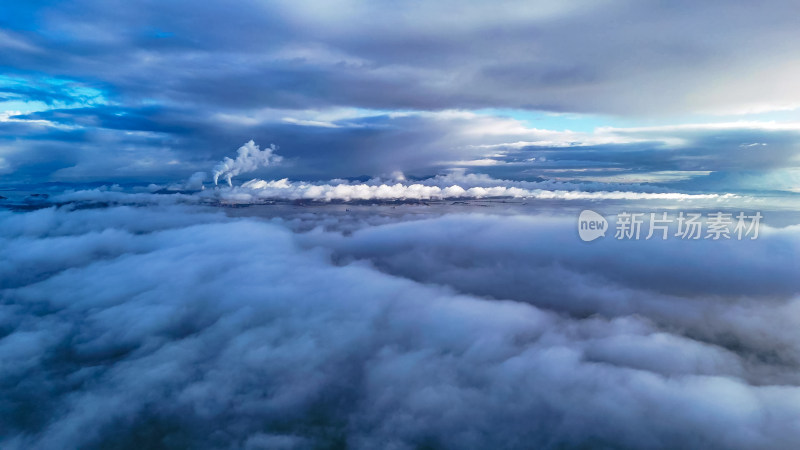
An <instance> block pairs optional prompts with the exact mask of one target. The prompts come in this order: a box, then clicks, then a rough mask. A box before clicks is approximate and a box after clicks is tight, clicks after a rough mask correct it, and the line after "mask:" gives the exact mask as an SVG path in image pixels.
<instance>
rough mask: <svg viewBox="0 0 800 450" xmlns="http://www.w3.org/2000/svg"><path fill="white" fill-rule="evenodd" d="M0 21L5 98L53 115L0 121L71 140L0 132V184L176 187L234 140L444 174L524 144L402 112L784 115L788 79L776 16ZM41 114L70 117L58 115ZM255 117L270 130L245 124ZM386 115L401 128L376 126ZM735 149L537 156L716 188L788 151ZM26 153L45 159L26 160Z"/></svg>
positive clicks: (352, 8) (475, 11)
mask: <svg viewBox="0 0 800 450" xmlns="http://www.w3.org/2000/svg"><path fill="white" fill-rule="evenodd" d="M0 8H2V14H0V26H2V32H0V47H2V51H0V66H2V67H3V68H4V69H5V71H6V73H7V74H8V76H11V77H14V80H17V81H15V83H16V84H13V85H12V86H10V87H9V86H6V87H5V88H4V89H5V91H6V97H7V98H13V99H15V100H27V101H34V100H39V101H43V102H45V103H47V104H49V105H50V107H53V108H62V109H52V110H49V111H39V112H35V113H31V114H22V115H19V116H17V119H16V120H28V121H30V120H37V119H42V120H48V121H51V122H53V123H59V124H62V125H65V126H70V127H74V128H72V129H71V131H70V130H67V129H61V130H59V131H58V133H62V134H60V136H63V139H61V141H62V142H77V144H76V146H75V147H74V148H72V149H70V150H61V149H62V148H63V146H62V145H59V144H58V143H57V142H56V141H55V140H54V139H52V136H51V134H52V133H55V132H50V131H46V132H44V133H42V132H41V130H39V129H36V128H29V129H22V128H5V130H4V134H5V136H6V137H7V139H9V140H13V141H14V143H13V144H11V143H8V144H7V145H6V146H5V148H2V149H0V158H2V159H0V170H1V171H3V172H4V173H6V174H8V173H13V177H9V178H13V179H23V180H28V181H29V180H31V179H40V178H42V177H46V178H52V179H56V180H64V179H73V180H75V179H79V178H92V179H108V178H109V177H111V178H114V179H117V178H119V179H128V180H131V179H146V180H148V181H164V180H165V179H166V178H168V177H173V178H174V177H187V176H189V175H190V174H191V173H193V172H195V171H198V170H202V169H206V170H207V169H208V168H207V167H205V166H207V165H208V164H213V163H214V162H215V161H218V160H220V159H221V158H222V157H224V156H227V155H228V154H229V153H230V152H231V151H233V150H234V149H236V148H238V146H240V145H241V144H242V143H244V142H246V141H247V140H249V139H254V140H255V141H256V142H257V143H259V144H261V145H269V144H271V143H274V144H277V145H278V146H279V147H281V148H282V150H281V152H283V153H282V154H283V156H285V157H286V158H287V165H286V166H285V167H284V169H285V172H283V174H284V175H288V176H294V177H305V176H307V177H313V178H331V177H347V176H364V175H367V176H371V175H377V174H379V173H384V172H390V171H394V170H403V171H408V172H411V173H416V174H419V175H429V174H432V173H435V172H437V171H438V170H439V169H441V168H446V167H452V166H454V165H456V166H457V165H458V164H452V163H453V162H464V161H469V160H471V159H476V158H477V159H481V158H487V157H488V158H490V159H491V158H494V159H497V160H500V161H503V158H498V157H495V156H491V153H490V152H485V151H484V152H482V151H480V150H479V149H480V146H482V145H499V144H503V143H509V142H516V141H519V140H526V139H528V140H536V136H535V133H533V134H534V136H533V137H531V136H524V135H520V134H519V133H517V134H514V133H511V134H508V133H503V132H502V131H501V132H494V131H493V132H491V133H487V132H485V131H484V132H475V133H468V129H469V128H477V129H482V130H486V127H485V126H484V125H485V123H482V122H481V121H482V119H475V118H473V119H471V120H472V122H471V123H470V120H466V119H459V120H450V121H449V122H448V121H447V120H438V119H435V118H432V117H431V116H430V115H426V113H424V112H421V111H440V112H441V111H442V110H450V109H470V108H484V107H490V108H532V109H540V110H548V111H568V112H597V113H615V114H620V115H623V116H625V115H628V116H630V115H635V116H637V117H638V116H640V115H654V114H655V115H658V114H662V113H664V114H672V113H686V112H695V111H698V110H703V111H707V110H713V111H722V110H724V111H732V110H742V109H745V110H746V109H748V108H750V109H752V108H755V109H758V108H762V109H767V110H769V109H770V108H776V107H787V105H788V106H789V107H790V106H791V104H794V103H798V102H800V97H798V94H797V93H796V92H794V91H793V90H792V89H793V88H792V86H794V84H795V83H793V82H791V83H790V82H788V81H787V80H794V79H795V78H796V76H797V75H798V74H797V73H796V72H797V70H798V67H796V65H795V64H794V60H795V59H794V58H790V57H787V56H788V55H792V54H793V53H792V52H793V48H791V46H790V45H789V44H788V42H791V39H790V38H791V37H792V36H793V33H794V29H795V26H794V25H795V24H794V23H793V17H795V16H796V14H794V13H795V12H797V11H796V5H795V3H794V2H773V3H771V4H770V5H769V7H759V8H753V7H752V6H750V5H749V4H748V3H745V2H738V1H737V2H704V3H702V4H697V3H691V4H690V3H683V2H680V3H670V4H665V3H663V2H629V1H624V0H608V1H577V2H550V1H545V2H538V3H537V4H536V5H531V4H529V2H516V1H510V2H507V3H505V4H498V5H492V6H491V7H489V6H486V5H483V4H480V3H469V2H434V3H416V2H415V3H404V2H400V3H397V2H394V3H392V4H391V5H389V4H375V3H373V4H362V3H351V2H341V3H330V2H311V3H304V4H302V5H300V4H296V3H295V2H256V1H247V2H239V3H237V4H236V6H235V7H233V6H230V5H229V4H227V3H224V2H222V3H221V2H203V3H202V4H198V3H197V2H183V1H181V2H169V3H164V2H156V1H141V2H121V1H113V2H106V1H103V2H100V1H94V0H78V1H73V2H26V3H14V4H6V5H3V6H2V7H0ZM754 37H757V39H756V38H754ZM19 80H22V82H20V81H19ZM60 103H70V104H69V105H66V106H70V107H73V106H81V104H83V106H84V107H83V108H75V109H73V110H65V109H63V107H64V106H65V105H62V104H60ZM342 108H345V109H346V108H350V109H353V108H368V109H371V110H375V111H376V112H374V113H358V114H355V115H353V116H350V117H343V116H342V117H336V118H334V119H330V120H331V123H332V124H333V125H334V126H335V127H337V128H334V127H330V126H329V127H319V126H316V127H315V126H299V125H297V124H288V123H286V122H285V121H283V119H284V118H286V117H288V118H297V117H299V118H300V119H303V118H306V119H307V120H310V121H311V122H320V120H323V121H325V120H327V119H319V118H318V117H316V116H324V115H326V114H329V113H330V112H331V111H335V110H336V109H342ZM265 110H269V111H272V112H271V113H268V114H267V115H270V114H272V115H271V116H270V117H264V116H263V115H264V111H265ZM394 110H408V111H409V112H408V113H407V114H411V115H409V116H406V117H400V118H398V117H394V116H392V117H390V116H386V115H383V114H386V112H387V111H389V112H391V111H394ZM370 114H372V115H374V117H372V118H366V117H364V116H365V115H370ZM223 117H227V119H223ZM6 126H11V125H7V124H5V123H4V127H6ZM109 130H113V131H114V132H112V131H109ZM131 132H133V133H131ZM37 133H41V134H37ZM721 133H722V132H721ZM737 133H738V134H737ZM746 133H748V132H746V131H745V132H741V133H739V132H733V131H732V132H731V133H730V135H729V136H727V137H724V138H723V139H721V140H720V139H717V136H714V138H715V139H716V140H713V141H704V137H703V136H697V137H695V138H694V139H692V144H693V145H694V144H697V146H698V147H696V148H692V149H691V150H690V149H688V146H687V147H686V148H684V149H679V150H677V151H673V152H670V154H669V155H668V154H667V152H650V147H649V146H647V145H643V144H641V143H640V144H637V145H640V146H639V147H635V148H634V149H633V150H634V151H629V150H630V148H629V147H627V146H620V147H617V148H610V147H593V148H592V147H588V148H584V149H583V152H590V153H591V154H586V153H581V150H575V149H573V150H570V151H569V152H568V151H563V150H561V149H558V150H556V151H554V152H553V153H552V154H548V155H547V156H551V157H552V159H551V161H560V160H564V159H565V158H574V160H575V161H577V165H580V164H595V167H597V163H600V164H601V165H602V164H608V165H611V166H613V167H622V168H624V169H626V170H634V171H636V170H640V171H648V170H719V171H726V170H730V171H734V172H735V171H736V170H738V167H736V166H737V165H739V164H741V165H742V166H751V165H755V166H756V167H755V169H756V170H770V168H772V167H776V166H779V165H780V164H781V163H783V162H785V161H786V159H787V153H788V152H789V151H790V149H791V148H792V145H793V142H792V141H791V140H790V139H789V137H787V136H773V137H774V138H775V139H776V140H775V141H774V142H773V141H768V143H770V145H771V147H769V150H768V151H767V152H766V153H765V155H766V157H765V158H760V157H751V156H750V155H751V153H747V152H745V151H735V152H734V153H732V150H731V148H729V147H731V146H738V145H739V143H736V142H734V141H736V140H738V139H740V138H741V139H742V140H745V141H751V140H752V141H755V139H758V138H759V136H745V135H743V134H746ZM659 138H660V137H659ZM639 139H640V140H642V139H644V140H647V139H646V137H645V138H641V137H640V138H639ZM660 142H662V141H660V140H659V139H654V144H655V145H656V146H660V144H659V143H660ZM755 142H764V141H763V140H759V141H755ZM584 144H586V143H584ZM781 146H782V147H781ZM723 147H724V148H723ZM779 147H781V148H783V150H777V149H778V148H779ZM42 148H54V149H56V148H57V149H59V150H58V151H52V152H50V153H49V155H50V156H45V155H44V154H43V153H42V151H41V150H40V149H42ZM117 149H126V150H124V151H118V150H117ZM593 149H594V150H597V151H594V150H593ZM637 149H638V151H635V150H637ZM620 150H622V151H620ZM734 150H735V149H734ZM692 153H699V155H700V157H697V155H694V154H692ZM567 155H569V156H567ZM42 158H45V159H47V158H51V160H50V161H43V160H42ZM293 158H294V159H293ZM737 158H741V163H740V162H737ZM136 159H140V160H141V161H140V162H139V163H137V162H136ZM723 160H727V161H728V163H727V164H725V163H722V161H723ZM292 161H294V163H293V164H292ZM523 166H526V164H518V165H517V166H515V167H511V168H509V167H498V168H496V169H495V172H494V173H496V174H498V175H499V174H502V175H503V176H508V177H512V176H514V177H528V178H530V177H536V176H541V175H543V174H542V173H540V172H537V171H536V169H537V164H534V165H532V167H523ZM554 168H558V167H554ZM527 169H531V170H527ZM751 169H753V168H752V167H751ZM720 179H726V180H734V179H735V178H734V177H727V178H720ZM723 184H724V183H723Z"/></svg>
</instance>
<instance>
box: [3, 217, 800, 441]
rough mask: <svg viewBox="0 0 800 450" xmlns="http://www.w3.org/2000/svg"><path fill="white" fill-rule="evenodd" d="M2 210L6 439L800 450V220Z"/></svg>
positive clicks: (4, 420)
mask: <svg viewBox="0 0 800 450" xmlns="http://www.w3.org/2000/svg"><path fill="white" fill-rule="evenodd" d="M320 213H321V211H320ZM309 214H310V213H309V212H308V211H306V212H305V215H306V216H309ZM314 216H317V214H316V213H313V212H311V215H310V216H309V217H314ZM319 217H320V218H322V216H319ZM132 218H135V220H131V219H132ZM323 220H327V219H323ZM0 222H1V223H2V227H0V230H2V231H1V232H0V239H1V240H2V244H3V245H1V246H0V253H1V254H2V258H1V259H0V261H2V264H0V274H2V276H0V279H2V280H4V285H3V286H2V288H3V290H2V293H1V294H0V295H1V296H2V303H0V304H2V306H1V307H0V330H2V335H0V336H2V337H1V338H0V359H2V360H3V364H2V366H0V367H2V370H0V390H2V395H0V398H2V400H0V410H1V412H2V414H0V429H1V430H2V433H0V435H2V436H3V438H2V441H1V443H2V446H3V447H4V448H31V447H53V446H59V447H64V446H67V447H90V448H91V447H108V446H114V447H119V448H128V447H130V448H133V447H134V446H136V447H138V448H141V446H151V447H152V446H165V447H184V446H191V447H199V448H205V447H209V448H212V447H213V448H307V447H310V446H323V447H331V446H342V445H346V446H348V447H352V448H375V447H384V448H415V447H419V446H429V447H443V448H487V447H493V448H515V447H527V446H534V447H542V448H559V447H565V446H566V447H573V446H574V447H580V446H598V445H599V446H608V447H621V448H634V447H649V448H676V447H695V446H703V447H706V448H753V447H759V448H790V447H791V445H792V443H793V442H796V441H797V439H800V428H798V427H797V424H796V420H795V418H796V417H797V414H798V411H797V408H798V406H797V405H798V404H800V390H798V389H797V387H796V386H797V384H798V382H800V380H798V379H797V375H796V374H797V366H798V364H800V356H798V355H800V352H798V350H799V349H798V348H797V342H798V341H799V340H798V336H796V332H795V330H797V329H798V327H797V324H796V323H795V322H796V320H795V318H796V317H797V314H796V309H797V307H798V303H797V298H796V295H797V292H798V288H799V287H798V285H797V281H796V277H795V276H794V273H796V270H797V267H796V264H797V261H796V258H794V255H796V254H797V251H798V248H797V247H798V242H800V241H798V231H797V229H796V227H794V228H785V229H780V230H778V229H765V230H763V231H762V237H761V238H760V239H759V240H758V241H753V242H749V243H747V244H745V243H741V242H730V243H728V244H724V243H703V242H692V243H686V245H685V246H682V247H680V248H677V247H676V248H674V249H673V248H669V247H666V246H664V244H662V243H660V242H656V243H654V242H640V243H635V242H631V243H629V246H626V247H625V248H624V249H622V248H620V247H619V245H618V244H620V245H621V243H619V242H605V243H603V242H602V241H601V242H598V243H597V244H599V245H594V244H585V243H581V242H580V241H578V239H577V238H576V236H575V235H574V234H575V231H574V223H573V221H572V220H571V219H570V220H565V219H559V218H552V217H551V218H546V217H544V216H541V217H536V218H525V217H515V216H512V217H508V216H485V215H468V216H446V217H442V218H438V219H429V220H423V221H410V222H404V223H395V224H388V225H378V226H368V225H366V223H364V224H362V225H361V227H362V228H361V230H360V231H356V232H355V233H353V234H352V235H350V237H346V236H344V235H342V234H340V233H339V232H338V231H327V232H326V231H322V230H321V229H317V230H316V231H313V232H311V233H305V234H296V233H295V232H293V231H291V228H293V227H294V225H292V223H291V222H283V221H281V222H278V223H269V222H266V221H263V220H260V219H256V218H230V217H226V216H224V215H222V214H221V213H220V212H218V211H213V210H208V209H197V207H185V206H183V207H182V206H151V207H149V208H146V209H143V208H132V207H118V208H110V209H88V210H73V211H71V210H69V209H67V208H62V209H53V208H50V209H44V210H39V211H36V212H32V213H24V214H10V213H2V214H1V215H0ZM280 223H283V224H284V225H281V224H280ZM693 244H697V245H693ZM712 244H713V245H717V244H720V245H717V247H714V248H715V250H714V252H713V253H711V252H709V249H710V248H709V247H705V246H710V245H712ZM21 249H26V251H20V250H21ZM621 250H624V251H621ZM708 258H711V260H709V259H708ZM767 261H768V262H767ZM679 262H680V263H679ZM697 266H702V267H710V268H711V269H709V270H704V271H703V272H702V273H700V271H699V270H697V268H696V267H697ZM764 277H767V278H764ZM475 280H482V282H481V283H475ZM657 280H661V281H657ZM672 280H679V281H680V283H676V282H673V281H672ZM512 300H513V301H512ZM126 446H127V447H126Z"/></svg>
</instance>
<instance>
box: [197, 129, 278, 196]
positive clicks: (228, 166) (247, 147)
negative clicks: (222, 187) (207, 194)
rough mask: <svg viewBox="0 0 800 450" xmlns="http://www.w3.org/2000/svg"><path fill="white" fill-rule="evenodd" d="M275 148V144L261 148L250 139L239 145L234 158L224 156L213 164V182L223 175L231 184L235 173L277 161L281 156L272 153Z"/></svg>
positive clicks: (215, 182)
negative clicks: (217, 162)
mask: <svg viewBox="0 0 800 450" xmlns="http://www.w3.org/2000/svg"><path fill="white" fill-rule="evenodd" d="M277 149H278V148H277V147H276V146H275V145H270V146H269V148H265V149H264V150H261V149H259V147H258V145H256V143H255V142H253V140H252V139H251V140H250V141H249V142H247V143H246V144H244V145H243V146H241V147H239V150H237V153H238V156H237V157H236V159H231V158H228V157H225V159H223V160H222V161H220V162H219V164H217V165H216V166H214V170H213V173H214V184H215V185H216V184H218V182H219V178H220V177H223V178H224V179H225V180H227V181H228V186H233V183H231V178H233V177H235V176H236V175H239V174H240V173H246V172H252V171H254V170H256V169H258V168H259V167H266V166H269V165H270V164H277V163H279V162H280V161H281V159H283V158H281V157H280V156H278V155H275V154H274V153H273V152H275V151H276V150H277Z"/></svg>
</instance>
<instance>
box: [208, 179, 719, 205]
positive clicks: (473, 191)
mask: <svg viewBox="0 0 800 450" xmlns="http://www.w3.org/2000/svg"><path fill="white" fill-rule="evenodd" d="M219 195H220V196H221V197H222V198H223V199H225V200H229V201H238V202H248V201H257V200H258V199H306V200H320V201H331V200H340V201H352V200H441V199H448V198H471V199H476V198H491V197H514V198H538V199H562V200H688V199H718V198H719V199H725V198H731V197H733V195H732V194H724V195H720V194H684V193H677V192H663V193H661V192H658V193H652V192H631V191H628V192H620V191H614V192H607V191H599V192H588V191H582V190H570V191H567V190H546V189H532V190H531V189H523V188H518V187H513V186H510V187H509V186H489V187H482V186H473V187H469V188H466V189H465V188H463V187H461V186H459V185H456V184H454V185H450V186H445V187H439V186H436V185H430V184H426V183H413V184H403V183H395V184H350V183H340V184H336V185H331V184H318V183H307V182H297V183H295V182H290V181H289V180H288V179H285V178H284V179H281V180H273V181H264V180H250V181H248V182H246V183H244V184H243V185H242V186H241V188H237V189H235V190H231V191H225V192H222V193H219Z"/></svg>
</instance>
